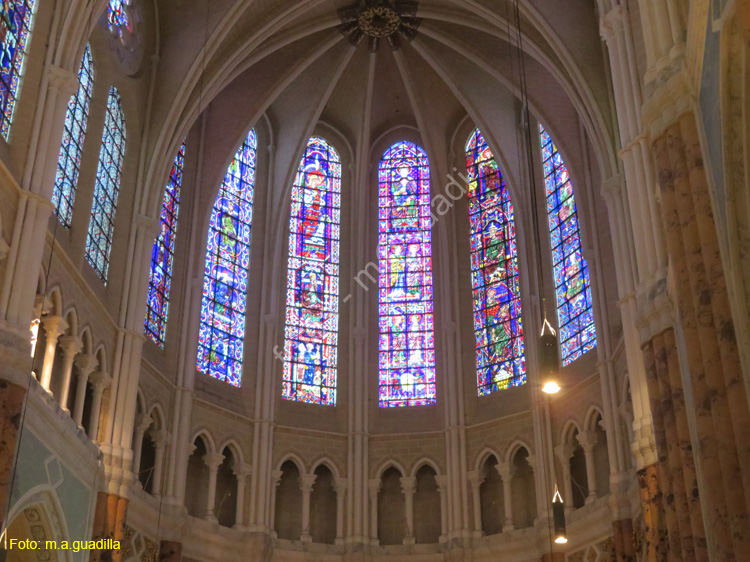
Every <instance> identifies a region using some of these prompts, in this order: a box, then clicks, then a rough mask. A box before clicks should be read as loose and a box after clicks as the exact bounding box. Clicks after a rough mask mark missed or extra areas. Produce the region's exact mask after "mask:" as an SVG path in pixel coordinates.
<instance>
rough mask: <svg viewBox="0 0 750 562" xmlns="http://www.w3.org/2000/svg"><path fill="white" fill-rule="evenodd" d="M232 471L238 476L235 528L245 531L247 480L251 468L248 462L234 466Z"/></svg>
mask: <svg viewBox="0 0 750 562" xmlns="http://www.w3.org/2000/svg"><path fill="white" fill-rule="evenodd" d="M232 471H233V472H234V476H235V477H236V478H237V510H236V511H235V513H234V526H233V527H232V528H233V529H237V530H239V531H244V530H245V529H246V527H245V481H246V480H247V477H248V476H249V475H250V472H251V468H250V467H249V466H248V465H246V464H241V465H239V466H237V467H233V468H232Z"/></svg>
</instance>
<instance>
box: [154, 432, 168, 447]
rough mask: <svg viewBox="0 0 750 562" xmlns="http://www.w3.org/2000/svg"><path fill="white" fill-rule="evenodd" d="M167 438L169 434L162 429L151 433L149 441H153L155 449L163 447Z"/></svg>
mask: <svg viewBox="0 0 750 562" xmlns="http://www.w3.org/2000/svg"><path fill="white" fill-rule="evenodd" d="M168 438H169V434H168V433H167V432H166V430H164V429H158V430H156V431H152V432H151V439H153V441H154V445H156V447H157V449H158V448H159V447H162V446H163V445H165V444H166V443H167V439H168Z"/></svg>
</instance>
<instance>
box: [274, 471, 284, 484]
mask: <svg viewBox="0 0 750 562" xmlns="http://www.w3.org/2000/svg"><path fill="white" fill-rule="evenodd" d="M282 474H284V473H283V472H281V471H280V470H272V471H271V481H272V482H273V485H274V487H276V486H278V485H279V484H280V483H281V475H282Z"/></svg>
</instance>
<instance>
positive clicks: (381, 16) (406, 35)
mask: <svg viewBox="0 0 750 562" xmlns="http://www.w3.org/2000/svg"><path fill="white" fill-rule="evenodd" d="M417 6H418V5H417V2H411V1H406V0H403V1H398V0H359V2H357V3H356V4H352V5H351V6H348V7H346V8H342V9H341V10H339V17H340V18H341V25H339V31H341V33H342V34H343V35H344V37H346V38H347V39H348V40H349V42H350V43H351V44H352V45H355V46H356V45H359V44H360V43H361V42H362V40H363V39H365V38H367V48H368V49H369V50H370V51H371V52H373V53H374V52H376V51H377V50H378V47H379V46H380V40H381V39H385V40H386V41H388V45H389V46H390V48H391V49H392V50H394V51H395V50H396V49H398V48H399V47H400V46H401V40H402V39H406V40H407V41H411V40H412V39H414V37H416V36H417V29H418V28H419V24H420V23H421V22H422V20H421V18H418V17H417V15H416V14H417Z"/></svg>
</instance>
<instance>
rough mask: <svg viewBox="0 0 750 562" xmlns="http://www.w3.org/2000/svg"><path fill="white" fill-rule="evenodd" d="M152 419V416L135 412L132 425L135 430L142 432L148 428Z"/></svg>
mask: <svg viewBox="0 0 750 562" xmlns="http://www.w3.org/2000/svg"><path fill="white" fill-rule="evenodd" d="M153 421H154V420H153V418H152V417H151V416H149V415H148V414H137V415H136V416H135V423H134V424H133V425H134V426H135V429H136V432H138V433H141V434H142V433H144V432H145V431H146V430H147V429H148V428H149V426H150V425H151V424H152V423H153Z"/></svg>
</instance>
